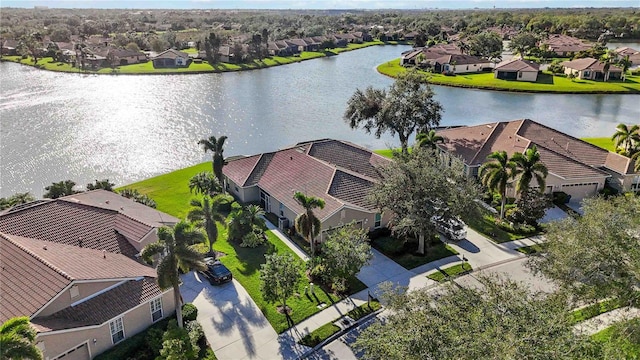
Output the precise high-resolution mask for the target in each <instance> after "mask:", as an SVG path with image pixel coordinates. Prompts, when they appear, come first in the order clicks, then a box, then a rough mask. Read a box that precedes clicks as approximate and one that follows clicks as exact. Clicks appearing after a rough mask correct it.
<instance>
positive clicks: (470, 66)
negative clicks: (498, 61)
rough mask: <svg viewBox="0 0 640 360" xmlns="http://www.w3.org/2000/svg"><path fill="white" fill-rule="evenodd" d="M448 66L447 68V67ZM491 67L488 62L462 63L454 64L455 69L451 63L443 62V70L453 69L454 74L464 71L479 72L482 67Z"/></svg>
mask: <svg viewBox="0 0 640 360" xmlns="http://www.w3.org/2000/svg"><path fill="white" fill-rule="evenodd" d="M447 66H448V68H447ZM490 67H493V66H492V64H491V63H490V62H488V63H483V64H468V65H467V64H464V65H456V66H455V70H454V66H453V65H452V64H445V70H448V71H453V73H454V74H464V73H473V72H479V71H481V70H482V69H483V68H490Z"/></svg>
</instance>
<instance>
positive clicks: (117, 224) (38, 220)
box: [0, 199, 153, 256]
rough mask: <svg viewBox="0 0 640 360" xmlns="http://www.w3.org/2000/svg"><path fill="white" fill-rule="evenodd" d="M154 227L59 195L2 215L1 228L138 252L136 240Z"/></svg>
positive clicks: (116, 250)
mask: <svg viewBox="0 0 640 360" xmlns="http://www.w3.org/2000/svg"><path fill="white" fill-rule="evenodd" d="M152 230H153V227H152V226H149V225H146V224H143V223H141V222H139V221H136V220H135V219H132V218H131V217H128V216H126V215H124V214H121V213H119V212H118V211H115V210H109V209H104V208H100V207H95V206H90V205H85V204H81V203H75V202H70V201H68V199H67V200H65V199H56V200H51V201H46V202H41V203H38V204H35V205H33V206H26V207H23V208H21V209H19V210H17V211H10V212H8V213H4V214H2V215H0V231H2V232H5V233H7V234H13V235H18V236H24V237H30V238H34V239H40V240H46V241H51V242H55V243H61V244H67V245H74V246H79V245H82V247H86V248H91V249H96V250H106V251H109V252H112V253H117V254H124V255H127V256H134V255H136V254H137V253H138V251H137V250H136V248H135V247H134V246H133V245H132V242H140V240H141V239H142V238H143V237H144V236H145V235H146V234H148V233H149V232H150V231H152Z"/></svg>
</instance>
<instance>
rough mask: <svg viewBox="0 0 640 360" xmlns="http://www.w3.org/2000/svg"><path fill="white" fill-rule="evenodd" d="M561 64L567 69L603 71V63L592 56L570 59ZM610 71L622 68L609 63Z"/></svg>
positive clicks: (617, 70) (619, 70)
mask: <svg viewBox="0 0 640 360" xmlns="http://www.w3.org/2000/svg"><path fill="white" fill-rule="evenodd" d="M562 66H564V67H565V68H569V69H574V70H587V69H588V70H592V71H600V72H604V67H605V63H603V62H601V61H599V60H597V59H594V58H583V59H575V60H571V61H564V62H563V63H562ZM609 71H610V72H622V69H621V68H619V67H617V66H615V65H609Z"/></svg>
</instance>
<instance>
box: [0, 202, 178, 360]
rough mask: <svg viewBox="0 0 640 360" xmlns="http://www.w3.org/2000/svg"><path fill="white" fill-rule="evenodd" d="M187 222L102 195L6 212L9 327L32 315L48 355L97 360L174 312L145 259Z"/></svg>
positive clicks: (1, 241)
mask: <svg viewBox="0 0 640 360" xmlns="http://www.w3.org/2000/svg"><path fill="white" fill-rule="evenodd" d="M177 221H178V219H176V218H174V217H172V216H170V215H167V214H163V213H161V212H159V211H157V210H155V209H151V208H148V207H146V206H144V205H141V204H138V203H136V202H134V201H132V200H130V199H126V198H124V197H122V196H120V195H118V194H115V193H112V192H109V191H105V190H94V191H90V192H86V193H82V194H76V195H71V196H67V197H63V198H59V199H56V200H41V201H36V202H33V203H28V204H24V205H19V206H17V207H14V208H11V209H9V210H7V211H4V212H3V213H2V214H0V263H2V270H3V271H2V272H0V288H1V289H2V291H1V292H0V303H1V304H2V306H0V323H1V322H4V321H6V320H7V319H10V318H12V317H16V316H27V317H29V318H30V321H31V324H32V326H33V327H34V328H35V330H36V332H37V336H36V345H37V346H38V348H40V349H41V350H42V352H43V354H44V358H45V359H50V360H54V359H65V360H67V359H73V360H85V359H92V358H93V357H95V356H96V355H98V354H100V353H102V352H104V351H105V350H107V349H109V348H111V347H113V346H114V345H115V344H117V343H119V342H121V341H122V340H124V339H127V338H129V337H131V336H133V335H135V334H136V333H138V332H140V331H142V330H144V329H146V328H147V327H148V326H149V325H151V324H153V323H155V322H157V321H159V320H160V319H163V318H165V317H167V316H170V315H171V314H172V313H174V312H175V304H174V296H173V290H171V289H170V290H166V291H164V290H161V289H160V288H159V287H158V285H157V274H156V271H155V269H153V268H151V267H149V266H147V265H144V264H142V263H141V262H140V261H139V260H138V259H137V255H138V254H139V252H140V250H141V249H142V248H143V247H144V246H145V245H146V244H148V243H151V242H154V241H156V240H157V228H158V227H160V226H162V225H172V224H175V223H176V222H177Z"/></svg>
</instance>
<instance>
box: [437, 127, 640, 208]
mask: <svg viewBox="0 0 640 360" xmlns="http://www.w3.org/2000/svg"><path fill="white" fill-rule="evenodd" d="M438 135H440V136H442V137H443V138H444V139H445V141H444V143H441V144H438V148H439V149H440V150H441V151H442V152H443V154H446V155H449V157H450V158H451V159H458V160H459V161H462V162H463V164H464V169H465V172H466V174H467V175H468V176H474V177H477V176H478V171H479V168H480V166H482V164H484V163H485V162H486V161H487V156H488V155H489V154H491V153H492V152H494V151H506V152H507V154H508V155H509V157H511V156H512V155H513V154H514V153H515V152H524V151H525V150H526V149H528V148H530V147H531V146H533V145H535V146H536V147H537V149H538V151H539V152H540V159H541V161H542V162H543V163H544V164H545V165H546V167H547V169H548V170H549V175H548V176H547V179H546V187H547V188H546V189H545V192H547V193H550V192H554V191H563V192H565V193H567V194H569V195H571V196H572V199H575V200H580V199H583V198H585V197H588V196H593V195H595V194H597V192H598V191H599V190H602V189H603V188H604V186H605V184H609V185H611V186H612V187H614V188H617V189H619V190H622V191H640V174H638V173H634V172H633V165H634V164H633V160H631V159H629V158H627V157H625V156H622V155H619V154H616V153H612V152H609V151H607V150H604V149H602V148H599V147H597V146H595V145H591V144H589V143H587V142H585V141H582V140H580V139H577V138H574V137H573V136H570V135H567V134H564V133H562V132H560V131H557V130H555V129H552V128H550V127H547V126H545V125H542V124H540V123H537V122H535V121H533V120H529V119H522V120H514V121H503V122H496V123H489V124H482V125H475V126H462V127H457V128H450V129H445V130H441V131H438ZM453 161H455V160H453ZM532 185H533V186H536V184H535V180H534V182H533V184H532ZM510 192H511V194H513V189H511V190H510Z"/></svg>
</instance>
